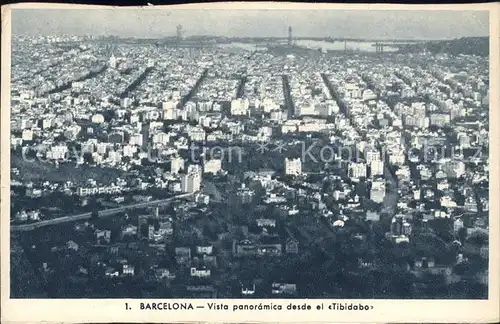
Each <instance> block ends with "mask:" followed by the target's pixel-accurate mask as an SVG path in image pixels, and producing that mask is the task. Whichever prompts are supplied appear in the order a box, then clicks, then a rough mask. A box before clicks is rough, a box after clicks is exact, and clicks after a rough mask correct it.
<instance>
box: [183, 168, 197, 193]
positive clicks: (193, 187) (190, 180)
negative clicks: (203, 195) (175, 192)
mask: <svg viewBox="0 0 500 324" xmlns="http://www.w3.org/2000/svg"><path fill="white" fill-rule="evenodd" d="M201 178H202V177H201V168H199V166H198V165H190V166H189V167H188V170H187V173H186V174H183V175H181V191H182V192H188V193H194V192H197V191H199V190H200V188H201Z"/></svg>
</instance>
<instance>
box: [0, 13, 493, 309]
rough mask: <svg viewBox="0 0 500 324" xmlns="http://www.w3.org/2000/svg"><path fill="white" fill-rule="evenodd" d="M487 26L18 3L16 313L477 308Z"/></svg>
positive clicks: (14, 45) (484, 210)
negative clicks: (154, 306) (324, 302)
mask: <svg viewBox="0 0 500 324" xmlns="http://www.w3.org/2000/svg"><path fill="white" fill-rule="evenodd" d="M489 20H490V19H489V12H488V11H487V10H484V11H481V10H375V9H374V10H368V9H362V10H337V9H332V10H319V9H318V10H309V9H308V10H265V9H260V10H257V9H255V10H237V9H234V10H231V9H175V8H161V9H160V8H158V9H155V10H148V9H137V8H135V9H125V8H122V9H119V8H114V9H113V8H91V9H13V10H12V16H11V29H12V31H11V33H12V35H11V37H12V38H11V76H10V80H11V85H10V107H9V109H10V298H13V299H26V298H36V299H56V298H62V299H83V298H85V299H98V298H99V299H101V298H109V299H112V298H141V299H142V298H149V299H151V298H156V299H160V298H163V299H167V300H168V299H170V298H171V299H179V298H186V299H191V298H216V299H248V298H256V299H291V298H297V299H305V298H308V299H401V300H402V299H467V300H470V299H478V300H485V299H488V274H489V272H488V262H489V238H490V237H489V235H488V231H489V218H488V217H489V153H490V152H489V88H490V85H489V82H490V80H489V64H490V62H489V61H490V60H489V52H490V44H489V41H490V35H489V33H490V26H489ZM3 108H4V107H3ZM3 108H2V109H3ZM3 131H4V132H5V131H6V129H4V130H3ZM7 136H8V132H7ZM2 154H3V152H2ZM7 154H9V153H8V150H7ZM494 163H495V162H494ZM496 163H498V161H497V162H496ZM7 168H8V167H7ZM7 173H8V172H7ZM7 204H8V203H7ZM141 305H142V304H141ZM337 306H338V307H344V306H342V305H337ZM127 307H128V306H127ZM141 307H142V306H141ZM145 307H150V306H148V305H147V306H145Z"/></svg>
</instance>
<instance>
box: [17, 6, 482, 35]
mask: <svg viewBox="0 0 500 324" xmlns="http://www.w3.org/2000/svg"><path fill="white" fill-rule="evenodd" d="M488 20H489V19H488V12H487V11H420V10H419V11H416V10H411V11H387V10H384V11H382V10H373V11H367V10H316V11H313V10H220V9H207V10H193V9H189V10H188V9H168V10H167V9H161V10H160V9H158V8H157V9H155V10H151V9H127V8H123V9H14V10H13V13H12V33H13V34H14V35H58V34H68V35H94V36H101V35H116V36H127V37H163V36H173V35H175V33H176V26H177V25H178V24H181V25H182V26H183V28H184V30H185V35H186V36H189V35H216V36H283V37H286V36H287V33H288V31H287V29H288V26H292V28H293V34H294V36H311V37H312V36H317V37H324V36H331V37H353V38H367V39H369V38H372V39H376V38H379V39H384V38H390V39H444V38H456V37H464V36H488V34H489V26H488Z"/></svg>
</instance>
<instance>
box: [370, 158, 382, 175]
mask: <svg viewBox="0 0 500 324" xmlns="http://www.w3.org/2000/svg"><path fill="white" fill-rule="evenodd" d="M383 174H384V161H380V160H373V161H372V162H371V163H370V175H371V176H372V177H375V176H379V175H383Z"/></svg>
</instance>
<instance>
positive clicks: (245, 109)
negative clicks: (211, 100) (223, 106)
mask: <svg viewBox="0 0 500 324" xmlns="http://www.w3.org/2000/svg"><path fill="white" fill-rule="evenodd" d="M249 107H250V102H249V101H248V99H234V100H232V101H231V115H234V116H245V115H248V113H249Z"/></svg>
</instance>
